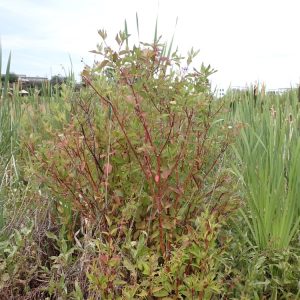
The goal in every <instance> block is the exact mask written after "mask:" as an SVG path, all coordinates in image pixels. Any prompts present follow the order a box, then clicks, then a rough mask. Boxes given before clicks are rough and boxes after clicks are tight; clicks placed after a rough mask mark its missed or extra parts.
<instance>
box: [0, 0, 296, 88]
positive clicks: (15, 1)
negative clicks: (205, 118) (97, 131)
mask: <svg viewBox="0 0 300 300" xmlns="http://www.w3.org/2000/svg"><path fill="white" fill-rule="evenodd" d="M299 10H300V1H299V0H285V1H283V0H280V1H277V0H272V1H271V0H252V1H250V0H226V1H225V0H184V1H183V0H172V1H171V0H127V1H124V0H0V20H1V22H0V24H1V25H0V39H1V44H2V51H3V61H4V63H6V61H7V58H8V53H9V52H10V51H11V52H12V64H11V71H13V72H15V73H17V74H25V75H27V76H36V75H38V76H46V77H48V78H50V77H51V76H53V75H57V74H61V75H64V74H65V73H68V71H69V70H70V69H71V63H70V58H71V61H72V65H73V70H74V72H75V74H76V76H77V78H79V74H80V72H81V70H82V69H83V67H84V63H86V64H88V65H91V64H92V63H93V61H94V59H97V58H95V56H94V54H92V53H90V52H89V51H90V50H93V49H95V48H96V45H97V44H98V43H100V41H101V40H100V37H99V35H98V33H97V32H98V30H99V29H105V30H106V31H107V33H108V35H109V36H110V37H111V38H112V39H113V38H114V37H115V35H116V33H117V32H118V31H119V30H121V29H124V20H125V19H126V20H127V23H128V30H129V33H130V34H132V36H133V38H135V37H136V35H137V30H136V17H135V16H136V13H137V14H138V18H139V29H140V40H141V41H144V42H149V41H152V40H153V36H154V28H155V22H156V18H157V19H158V32H159V34H160V35H162V40H163V41H170V40H171V38H172V36H173V34H175V35H174V43H173V44H174V46H175V47H176V46H178V49H179V52H180V53H181V54H182V55H183V56H184V55H186V53H187V51H188V50H189V49H191V48H192V47H194V49H199V50H200V53H199V55H198V58H197V60H196V63H197V64H198V65H200V64H201V63H202V62H203V63H204V64H206V65H208V64H210V65H211V66H212V67H213V68H214V69H216V70H217V71H218V72H217V73H216V74H214V75H213V76H212V77H211V82H212V84H213V86H216V87H218V88H225V89H226V88H228V87H229V86H231V87H236V86H246V85H251V84H253V83H255V82H256V81H257V82H260V83H262V82H265V83H266V85H267V88H269V89H276V88H287V87H290V86H296V85H297V84H299V83H300V35H299V31H300V18H299ZM177 18H178V22H177V24H176V19H177ZM82 61H83V62H82ZM198 65H196V67H197V66H198Z"/></svg>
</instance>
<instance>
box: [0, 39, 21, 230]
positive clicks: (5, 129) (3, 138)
mask: <svg viewBox="0 0 300 300" xmlns="http://www.w3.org/2000/svg"><path fill="white" fill-rule="evenodd" d="M10 63H11V54H9V57H8V61H7V66H6V73H5V77H4V78H5V79H4V82H1V83H0V91H1V99H0V231H1V229H2V228H3V226H4V206H5V200H6V196H5V192H4V187H5V186H7V185H12V183H13V181H14V180H15V179H18V168H17V163H16V151H17V148H18V142H17V131H18V126H19V120H20V116H21V105H20V103H19V101H14V95H13V93H11V92H10V90H9V88H10V86H9V71H10ZM1 70H2V49H1V45H0V73H1Z"/></svg>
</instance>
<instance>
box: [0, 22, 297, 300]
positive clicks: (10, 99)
mask: <svg viewBox="0 0 300 300" xmlns="http://www.w3.org/2000/svg"><path fill="white" fill-rule="evenodd" d="M137 29H138V20H137ZM99 36H100V38H101V43H100V44H99V46H97V49H96V50H95V51H94V52H95V53H97V54H98V55H99V62H97V63H95V65H94V66H93V67H91V68H86V69H85V70H84V71H83V72H82V77H83V80H84V82H85V85H84V86H82V88H81V89H80V90H76V89H75V84H74V80H73V78H74V77H72V76H69V78H68V80H66V81H65V80H64V81H61V82H60V81H59V82H58V79H59V78H56V79H57V81H55V82H51V84H52V85H51V86H50V88H48V87H45V88H44V92H43V94H42V95H40V94H39V93H36V92H35V91H34V90H32V91H30V93H29V95H28V96H27V97H20V96H19V93H18V91H19V87H18V85H17V84H15V85H14V88H13V91H12V92H9V82H10V80H9V69H10V58H9V61H8V62H7V68H6V75H5V76H4V78H3V79H4V80H3V81H1V83H0V84H1V85H0V87H1V91H2V94H1V95H2V96H1V103H0V126H1V132H0V152H1V156H0V157H1V159H0V179H1V185H0V298H1V299H165V300H167V299H298V298H299V297H300V296H299V295H300V294H299V279H300V274H299V270H300V259H299V257H300V256H299V239H298V235H299V216H300V210H299V200H298V197H299V196H298V195H299V191H298V190H299V187H300V185H299V180H300V179H299V178H300V176H298V172H299V170H300V168H299V166H300V165H299V164H300V157H299V156H300V151H299V150H300V144H299V143H300V142H299V136H298V135H299V134H298V131H299V108H298V106H299V103H298V96H297V93H296V91H293V90H291V91H289V92H287V93H285V94H283V95H269V94H266V93H265V91H264V90H262V91H258V93H255V94H253V91H252V90H251V89H249V91H247V92H245V93H233V92H230V91H229V92H228V93H227V95H226V96H225V97H224V98H222V99H218V100H217V99H215V98H214V95H213V94H212V93H211V89H210V85H209V76H210V75H211V74H212V73H213V72H214V70H213V69H212V68H211V67H210V66H204V65H202V66H200V68H199V69H193V68H192V67H191V63H192V60H193V58H194V57H195V56H196V55H197V51H194V50H193V49H192V50H191V51H190V52H189V53H188V54H187V56H186V57H181V56H180V55H179V54H178V53H177V51H173V50H172V42H171V43H170V45H167V44H166V43H163V42H162V41H161V39H160V37H159V36H158V34H157V29H156V30H155V36H154V40H153V42H151V43H143V42H139V43H138V44H137V45H133V46H131V45H130V43H129V34H128V31H127V26H125V30H124V31H121V32H119V33H118V34H117V36H116V38H115V41H116V45H115V46H110V45H108V44H107V41H106V40H107V33H106V32H105V31H104V30H100V31H99ZM0 58H1V55H0ZM1 66H2V62H1V61H0V73H1ZM70 75H72V74H70ZM53 80H55V78H54V79H53ZM258 90H259V89H258Z"/></svg>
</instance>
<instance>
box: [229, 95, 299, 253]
mask: <svg viewBox="0 0 300 300" xmlns="http://www.w3.org/2000/svg"><path fill="white" fill-rule="evenodd" d="M291 100H292V101H291V102H289V101H285V102H283V103H281V102H280V101H279V99H272V98H268V97H266V96H265V97H263V98H261V99H258V100H257V103H255V101H254V100H253V99H252V98H251V97H250V99H249V100H248V101H247V100H246V99H245V100H244V101H242V102H240V103H238V104H237V105H236V107H235V109H236V111H235V113H234V122H239V123H240V122H243V126H242V128H241V130H240V138H239V139H238V140H237V142H236V143H235V154H236V160H235V171H236V173H237V174H238V175H239V176H240V178H241V179H242V181H243V184H244V187H245V192H246V199H247V207H246V209H245V210H243V211H242V213H243V215H244V217H245V219H246V224H247V226H248V228H249V230H250V232H251V240H252V241H253V243H254V245H255V246H258V247H259V248H260V249H267V248H269V247H270V248H274V249H285V248H287V247H288V245H289V244H290V241H291V240H292V238H293V237H294V235H295V233H296V231H297V229H298V228H299V220H300V207H299V201H298V195H299V192H300V190H299V188H300V181H299V180H300V176H299V168H298V166H299V165H300V140H299V130H298V124H299V113H298V107H297V105H298V104H297V102H298V99H297V97H296V95H294V96H293V98H291ZM248 211H249V213H248Z"/></svg>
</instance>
